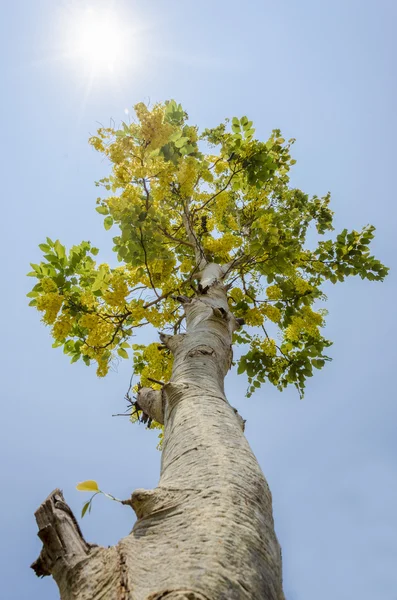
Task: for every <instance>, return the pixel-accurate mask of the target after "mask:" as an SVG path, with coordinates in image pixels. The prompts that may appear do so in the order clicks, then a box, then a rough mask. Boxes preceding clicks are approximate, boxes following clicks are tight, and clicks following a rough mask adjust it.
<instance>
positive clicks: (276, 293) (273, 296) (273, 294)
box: [266, 285, 281, 300]
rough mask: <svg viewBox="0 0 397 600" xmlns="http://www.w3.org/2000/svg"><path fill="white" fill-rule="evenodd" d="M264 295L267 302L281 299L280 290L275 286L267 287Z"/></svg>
mask: <svg viewBox="0 0 397 600" xmlns="http://www.w3.org/2000/svg"><path fill="white" fill-rule="evenodd" d="M266 295H267V297H268V298H269V300H279V299H280V298H281V290H280V288H279V287H278V286H277V285H269V287H268V288H267V290H266Z"/></svg>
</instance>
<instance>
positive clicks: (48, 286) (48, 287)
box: [40, 277, 58, 293]
mask: <svg viewBox="0 0 397 600" xmlns="http://www.w3.org/2000/svg"><path fill="white" fill-rule="evenodd" d="M40 283H41V287H42V288H43V292H46V293H48V292H56V291H57V290H58V287H57V284H56V283H55V281H54V280H53V279H51V277H43V279H42V280H41V282H40Z"/></svg>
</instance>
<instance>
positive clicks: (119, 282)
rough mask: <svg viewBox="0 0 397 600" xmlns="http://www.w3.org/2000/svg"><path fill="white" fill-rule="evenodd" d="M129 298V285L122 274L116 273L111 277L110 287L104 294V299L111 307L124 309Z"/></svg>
mask: <svg viewBox="0 0 397 600" xmlns="http://www.w3.org/2000/svg"><path fill="white" fill-rule="evenodd" d="M127 296H128V285H127V283H126V280H125V278H124V277H123V275H122V274H121V273H120V272H116V273H114V274H113V275H112V276H111V280H110V286H109V288H108V290H107V291H106V292H104V293H103V298H104V300H106V302H107V303H108V304H109V305H110V306H114V307H119V308H123V307H124V306H125V303H126V297H127Z"/></svg>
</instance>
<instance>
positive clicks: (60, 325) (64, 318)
mask: <svg viewBox="0 0 397 600" xmlns="http://www.w3.org/2000/svg"><path fill="white" fill-rule="evenodd" d="M72 327H73V317H71V316H70V315H68V314H62V315H61V316H60V317H59V318H58V319H57V320H56V321H55V323H54V326H53V328H52V335H53V337H54V339H56V340H59V341H60V342H62V341H63V340H64V339H65V338H66V337H67V335H68V334H69V333H70V331H71V329H72Z"/></svg>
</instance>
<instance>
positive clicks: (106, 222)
mask: <svg viewBox="0 0 397 600" xmlns="http://www.w3.org/2000/svg"><path fill="white" fill-rule="evenodd" d="M112 225H113V217H106V219H104V221H103V226H104V227H105V229H106V231H108V230H109V229H110V228H111V226H112Z"/></svg>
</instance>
